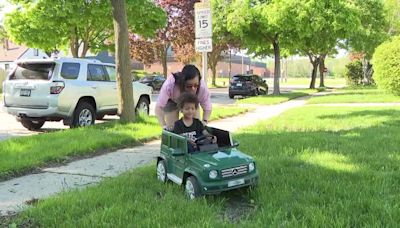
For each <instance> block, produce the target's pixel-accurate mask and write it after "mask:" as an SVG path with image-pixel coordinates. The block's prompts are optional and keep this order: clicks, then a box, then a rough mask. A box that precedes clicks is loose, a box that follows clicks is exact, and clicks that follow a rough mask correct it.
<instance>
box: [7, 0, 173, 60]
mask: <svg viewBox="0 0 400 228" xmlns="http://www.w3.org/2000/svg"><path fill="white" fill-rule="evenodd" d="M13 2H15V3H17V4H18V5H19V7H18V8H17V9H15V10H14V11H13V12H11V13H9V14H7V15H6V17H5V26H6V29H7V32H8V34H9V35H10V38H11V40H13V41H14V42H16V43H19V44H20V43H23V44H25V45H27V46H29V47H35V48H40V49H43V50H46V51H52V50H55V49H63V48H65V47H70V48H71V52H73V54H74V50H75V51H76V52H77V50H78V48H79V47H81V46H82V45H86V46H87V48H89V49H90V50H91V51H92V52H97V51H99V50H104V49H105V48H106V43H105V42H106V41H110V40H111V38H112V36H113V31H114V30H113V21H112V15H111V14H112V11H111V4H110V1H87V0H76V1H56V0H38V1H25V0H14V1H13ZM127 16H128V24H129V28H130V29H131V30H133V31H135V33H138V34H143V35H145V36H151V35H153V34H154V32H155V30H156V29H158V28H160V27H162V26H163V25H164V24H165V13H164V12H163V11H162V10H161V9H160V8H158V7H156V6H155V5H154V3H153V2H152V1H150V0H129V1H127ZM83 54H84V53H83ZM83 54H82V55H83Z"/></svg>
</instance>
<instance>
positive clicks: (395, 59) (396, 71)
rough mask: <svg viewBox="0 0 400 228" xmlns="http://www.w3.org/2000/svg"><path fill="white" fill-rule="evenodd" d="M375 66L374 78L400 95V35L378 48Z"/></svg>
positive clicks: (382, 85) (374, 59)
mask: <svg viewBox="0 0 400 228" xmlns="http://www.w3.org/2000/svg"><path fill="white" fill-rule="evenodd" d="M373 67H374V71H375V73H374V79H375V81H376V83H377V84H378V86H379V87H381V88H383V89H385V90H387V91H389V92H390V93H393V94H395V95H398V96H400V36H397V37H394V38H393V39H392V40H391V41H388V42H385V43H383V44H382V45H380V46H379V47H378V48H377V49H376V51H375V53H374V56H373Z"/></svg>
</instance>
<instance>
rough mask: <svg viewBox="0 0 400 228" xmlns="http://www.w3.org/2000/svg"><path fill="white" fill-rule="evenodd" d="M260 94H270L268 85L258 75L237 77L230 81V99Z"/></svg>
mask: <svg viewBox="0 0 400 228" xmlns="http://www.w3.org/2000/svg"><path fill="white" fill-rule="evenodd" d="M259 94H264V95H266V94H268V85H267V82H266V81H265V80H263V79H262V78H261V77H260V76H258V75H254V74H253V75H241V74H239V75H235V76H233V77H232V78H231V80H230V81H229V98H231V99H232V98H234V97H235V96H236V95H242V96H257V95H259Z"/></svg>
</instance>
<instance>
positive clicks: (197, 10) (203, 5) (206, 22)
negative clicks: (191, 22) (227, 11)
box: [194, 1, 212, 38]
mask: <svg viewBox="0 0 400 228" xmlns="http://www.w3.org/2000/svg"><path fill="white" fill-rule="evenodd" d="M194 14H195V18H194V19H195V23H196V38H209V37H212V25H211V4H210V2H209V1H207V2H198V3H195V5H194Z"/></svg>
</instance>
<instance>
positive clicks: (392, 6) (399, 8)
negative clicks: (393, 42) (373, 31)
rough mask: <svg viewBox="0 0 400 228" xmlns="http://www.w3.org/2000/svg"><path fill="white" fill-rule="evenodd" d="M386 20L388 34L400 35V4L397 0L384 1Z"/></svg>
mask: <svg viewBox="0 0 400 228" xmlns="http://www.w3.org/2000/svg"><path fill="white" fill-rule="evenodd" d="M385 10H386V20H387V21H388V30H387V32H388V34H389V35H390V36H396V35H399V34H400V2H399V1H398V0H385Z"/></svg>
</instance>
